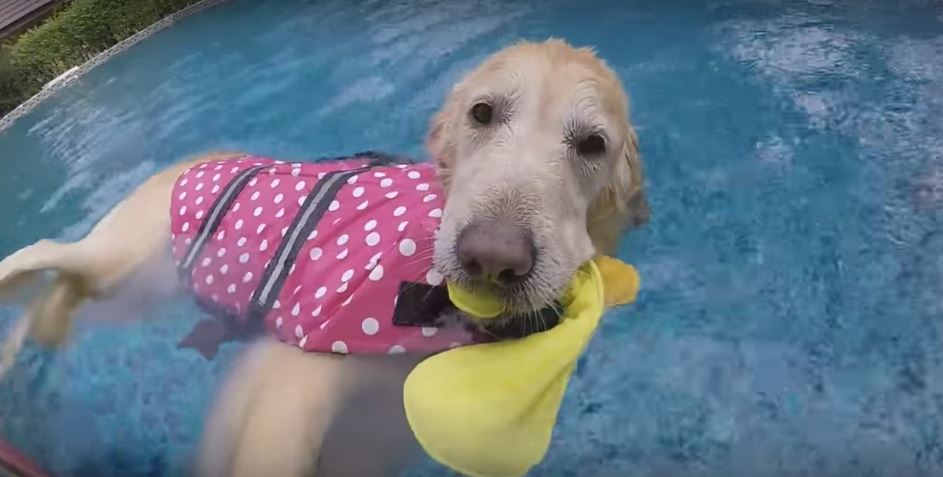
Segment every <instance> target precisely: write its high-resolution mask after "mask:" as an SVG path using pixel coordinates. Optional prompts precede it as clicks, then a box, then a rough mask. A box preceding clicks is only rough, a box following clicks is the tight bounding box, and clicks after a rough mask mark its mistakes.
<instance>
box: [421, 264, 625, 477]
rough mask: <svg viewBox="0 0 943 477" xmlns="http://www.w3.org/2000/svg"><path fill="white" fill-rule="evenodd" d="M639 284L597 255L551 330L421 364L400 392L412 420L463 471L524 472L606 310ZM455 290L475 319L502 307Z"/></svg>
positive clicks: (442, 458) (503, 475)
mask: <svg viewBox="0 0 943 477" xmlns="http://www.w3.org/2000/svg"><path fill="white" fill-rule="evenodd" d="M604 284H605V285H604ZM638 286H639V277H638V274H637V273H636V271H635V269H634V268H633V267H632V266H631V265H629V264H626V263H624V262H622V261H619V260H617V259H613V258H609V257H600V258H597V259H596V260H595V261H592V262H589V263H587V264H586V265H584V266H583V267H582V268H581V269H580V270H579V271H578V272H577V273H576V275H575V276H574V277H573V280H572V281H571V282H570V285H569V287H568V288H567V290H566V292H565V294H564V296H563V297H562V300H561V304H562V305H563V306H564V312H563V317H562V319H561V320H560V323H559V324H558V325H557V326H555V327H554V328H552V329H550V330H548V331H545V332H542V333H537V334H533V335H530V336H528V337H526V338H522V339H518V340H509V341H501V342H496V343H486V344H480V345H471V346H465V347H461V348H456V349H453V350H449V351H446V352H443V353H440V354H437V355H435V356H432V357H430V358H428V359H426V360H424V361H423V362H422V363H420V364H419V365H418V366H417V367H416V369H414V370H413V371H412V373H410V374H409V376H408V377H407V378H406V383H405V386H404V389H403V397H404V405H405V410H406V418H407V419H408V421H409V425H410V427H411V428H412V430H413V434H414V435H415V436H416V439H417V440H418V441H419V443H420V445H422V447H423V448H424V449H425V450H426V452H427V453H428V454H429V455H430V456H431V457H432V458H433V459H435V460H437V461H438V462H440V463H441V464H443V465H445V466H447V467H449V468H451V469H453V470H455V471H458V472H461V473H463V474H465V475H469V476H472V477H518V476H521V475H524V474H525V473H526V472H527V471H528V470H529V469H530V468H531V467H533V466H534V465H536V464H537V463H538V462H540V460H541V459H543V456H544V454H545V453H546V452H547V448H548V447H549V445H550V437H551V434H552V432H553V427H554V424H555V423H556V419H557V412H558V410H559V408H560V402H561V400H562V399H563V394H564V391H565V390H566V385H567V382H568V381H569V378H570V374H571V373H572V372H573V368H574V367H575V365H576V360H577V358H578V357H579V355H580V354H581V353H582V352H583V349H584V348H585V347H586V344H587V343H588V342H589V340H590V338H592V335H593V332H594V331H595V330H596V326H597V325H598V324H599V320H600V318H601V317H602V314H603V311H604V310H605V308H606V307H607V306H612V305H617V304H625V303H629V302H631V301H634V300H635V296H636V294H637V292H638ZM453 288H454V290H453ZM449 292H450V296H451V297H452V300H453V302H454V303H455V305H456V306H458V307H459V308H461V309H463V310H465V311H466V312H468V313H471V314H474V315H475V316H479V317H481V318H488V317H494V316H497V315H498V314H500V312H501V311H503V306H502V305H500V304H499V303H497V302H495V301H493V300H487V299H485V300H481V299H479V298H478V297H476V296H473V295H471V294H468V293H467V292H465V291H463V290H460V289H458V288H457V287H453V286H451V285H450V286H449Z"/></svg>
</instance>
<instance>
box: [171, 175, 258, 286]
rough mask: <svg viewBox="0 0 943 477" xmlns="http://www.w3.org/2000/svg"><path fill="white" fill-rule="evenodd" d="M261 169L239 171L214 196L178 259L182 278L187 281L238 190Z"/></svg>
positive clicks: (237, 194) (236, 195)
mask: <svg viewBox="0 0 943 477" xmlns="http://www.w3.org/2000/svg"><path fill="white" fill-rule="evenodd" d="M262 169H264V167H262V166H255V167H250V168H248V169H246V170H244V171H242V172H240V173H239V174H238V175H237V176H236V177H235V178H233V179H232V180H231V181H229V184H227V185H226V188H225V189H223V191H222V192H221V193H220V194H219V195H218V196H216V201H215V202H213V206H212V207H210V211H209V213H208V214H207V216H206V220H204V221H203V222H201V223H200V230H198V231H197V233H196V237H195V238H194V240H193V243H192V244H190V249H189V250H187V253H186V254H185V255H184V256H183V260H181V261H180V265H179V267H178V269H177V271H178V273H179V274H180V277H181V278H182V279H183V280H185V281H189V277H190V271H191V270H192V269H193V264H194V263H195V262H196V258H197V257H199V256H200V252H202V251H203V247H204V246H205V245H206V242H207V240H209V238H210V237H211V236H212V235H213V234H214V233H216V229H217V228H219V224H220V223H221V222H222V220H223V216H225V215H226V212H227V211H229V208H230V207H232V204H233V202H234V201H235V200H236V197H238V196H239V192H241V191H242V189H243V188H245V186H246V184H248V183H249V181H250V180H251V179H252V178H253V177H255V176H256V174H258V173H259V171H261V170H262Z"/></svg>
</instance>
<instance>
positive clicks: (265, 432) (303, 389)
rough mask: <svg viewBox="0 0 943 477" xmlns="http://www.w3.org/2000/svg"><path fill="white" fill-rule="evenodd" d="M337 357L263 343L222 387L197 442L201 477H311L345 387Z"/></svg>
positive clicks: (342, 362)
mask: <svg viewBox="0 0 943 477" xmlns="http://www.w3.org/2000/svg"><path fill="white" fill-rule="evenodd" d="M344 368H345V359H344V358H343V357H340V356H332V355H325V354H314V353H305V352H304V351H302V350H300V349H298V348H296V347H294V346H289V345H286V344H284V343H281V342H278V341H276V340H274V339H264V340H262V341H260V342H258V343H256V344H254V345H252V348H251V349H250V350H249V351H248V354H247V355H246V357H245V358H244V360H243V361H242V362H241V363H240V364H239V365H238V366H236V368H235V369H234V370H233V372H232V374H231V376H230V377H229V378H228V382H227V383H226V385H225V386H224V387H223V389H222V391H221V394H220V395H219V398H218V399H217V403H216V407H215V409H214V410H213V411H212V413H211V416H210V418H209V421H208V422H207V426H206V430H205V433H204V436H203V443H202V449H201V452H200V456H199V462H198V464H197V467H198V472H197V474H198V475H200V476H201V477H223V476H226V477H230V476H232V477H255V476H259V475H278V476H285V477H303V476H305V477H307V476H311V475H314V474H315V472H316V468H317V462H318V457H319V450H320V447H321V443H322V440H323V437H324V434H325V432H326V431H327V428H328V426H329V425H330V423H331V420H332V418H333V416H334V414H335V413H336V412H337V409H338V407H339V406H340V401H341V398H342V396H343V395H344V393H345V389H346V387H347V385H346V380H345V379H344V372H343V369H344Z"/></svg>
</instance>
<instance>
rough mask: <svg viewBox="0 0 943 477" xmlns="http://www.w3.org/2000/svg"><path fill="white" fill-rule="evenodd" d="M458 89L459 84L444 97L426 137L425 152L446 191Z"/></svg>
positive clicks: (452, 158)
mask: <svg viewBox="0 0 943 477" xmlns="http://www.w3.org/2000/svg"><path fill="white" fill-rule="evenodd" d="M459 87H460V84H458V85H455V87H453V88H452V90H451V91H450V92H449V94H448V95H447V96H446V97H445V101H444V103H443V104H442V108H441V109H440V110H439V111H438V112H437V113H436V114H435V115H434V116H433V117H432V121H430V123H429V132H428V133H427V135H426V150H427V151H428V153H429V156H430V157H431V158H432V161H433V163H434V164H435V166H436V171H437V173H438V175H439V179H440V180H441V181H442V185H443V186H444V187H445V188H446V189H448V186H449V179H450V177H451V170H452V161H453V160H454V158H455V147H456V146H455V127H456V126H455V121H457V115H456V114H455V110H456V108H457V99H456V97H457V96H458V90H459Z"/></svg>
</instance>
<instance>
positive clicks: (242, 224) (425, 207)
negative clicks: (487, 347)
mask: <svg viewBox="0 0 943 477" xmlns="http://www.w3.org/2000/svg"><path fill="white" fill-rule="evenodd" d="M224 162H225V167H219V168H215V167H214V168H213V169H212V170H213V171H214V172H213V173H212V174H206V177H197V176H196V174H190V175H187V174H185V176H186V177H190V178H192V179H193V180H189V181H188V180H187V178H186V177H183V176H182V177H181V179H180V180H178V182H177V184H176V185H175V187H174V192H173V195H172V196H171V197H172V198H173V204H172V210H173V211H175V213H173V214H171V218H172V230H171V232H172V233H173V237H174V238H173V244H172V246H173V247H174V257H175V259H176V260H177V261H178V262H179V261H180V260H181V259H182V258H183V255H184V254H186V253H187V252H188V250H189V244H191V243H193V241H194V240H195V238H196V236H197V234H198V232H199V229H200V227H201V225H202V223H203V220H205V219H206V218H207V217H209V216H210V212H211V210H212V207H213V205H214V204H215V202H216V200H217V199H218V198H219V195H220V194H222V193H223V191H225V190H226V188H227V186H228V184H230V183H231V182H232V180H233V178H235V177H236V176H237V175H239V174H240V173H242V172H243V171H244V170H245V168H247V167H251V166H252V164H254V163H258V164H260V165H262V166H263V167H265V169H264V170H262V171H261V173H259V174H257V175H256V176H255V177H253V178H252V179H251V180H249V181H248V183H247V184H246V186H245V187H244V188H243V189H242V190H241V191H239V193H238V196H237V197H236V200H235V202H234V205H233V207H231V209H230V210H229V211H228V212H227V213H226V214H225V215H224V216H223V218H222V221H221V222H220V225H219V227H218V229H217V231H215V232H214V234H213V235H212V236H211V237H210V238H209V239H208V240H207V242H206V244H205V246H204V249H203V251H202V252H201V253H200V254H199V255H198V259H197V262H196V263H197V264H199V265H202V266H196V267H193V269H192V271H191V277H190V278H191V283H193V284H194V285H193V287H194V291H195V293H197V294H199V295H201V296H205V297H211V298H212V297H215V299H216V300H217V306H218V307H220V308H221V309H223V310H228V312H229V313H234V314H236V315H237V316H241V315H240V314H239V313H238V312H239V311H241V310H249V309H250V306H249V300H250V298H251V296H252V294H253V292H254V291H255V290H256V289H257V288H258V287H259V284H260V280H261V279H262V277H263V275H264V274H265V266H266V264H267V263H269V262H270V261H272V260H273V259H274V258H275V254H276V252H277V251H278V250H279V248H280V245H281V243H282V241H283V240H285V238H283V233H284V232H283V231H287V227H288V226H289V225H290V224H291V223H292V222H293V221H294V219H295V217H296V216H297V215H298V213H299V211H300V210H301V208H302V205H303V204H304V203H305V200H306V198H307V196H308V194H309V193H311V191H312V190H313V189H314V187H315V185H316V184H317V182H318V180H319V178H323V177H324V175H325V174H326V173H329V172H332V171H339V170H347V169H351V168H354V167H356V166H359V165H362V164H363V163H364V161H363V160H361V159H356V158H355V159H350V160H341V161H328V162H320V163H315V162H312V163H294V164H276V163H274V162H273V161H271V160H269V159H264V158H257V157H246V158H244V159H238V160H237V159H233V160H230V161H217V163H215V164H213V163H211V165H212V166H223V165H224V164H223V163H224ZM197 168H198V166H197ZM191 170H192V169H191ZM217 176H218V177H217ZM204 182H205V184H204ZM209 184H216V185H220V184H221V185H222V187H221V188H220V187H217V186H214V187H213V189H212V190H210V189H209V187H208V185H209ZM442 197H443V194H442V190H441V187H440V185H439V184H438V182H437V181H436V180H435V173H434V170H433V168H432V167H431V165H429V164H414V165H402V166H389V167H385V166H380V167H375V168H374V169H372V170H371V171H370V172H369V173H362V174H358V175H355V176H352V177H350V178H349V179H347V180H346V183H343V185H342V186H341V187H340V189H339V191H338V193H337V195H336V196H335V197H334V198H332V199H331V202H330V203H329V207H327V209H326V210H325V211H324V215H323V216H322V217H321V219H320V221H319V222H318V224H317V226H316V227H315V228H314V230H312V231H311V232H310V233H309V234H308V235H307V237H302V238H301V240H303V244H302V245H301V249H300V250H299V251H298V255H297V258H296V259H295V261H294V263H293V264H292V265H291V267H290V273H288V275H287V277H286V279H285V282H284V284H283V286H282V287H281V288H280V290H279V291H278V295H277V296H276V297H274V298H276V299H277V301H278V303H279V308H280V309H279V310H274V309H273V310H272V311H270V312H269V313H268V314H267V315H266V318H265V319H266V322H267V324H268V328H269V330H270V331H271V332H273V333H275V334H276V335H277V336H278V337H279V338H280V339H282V340H283V341H286V342H289V343H292V344H294V345H296V346H299V347H301V348H302V349H304V350H307V351H319V352H333V353H341V354H346V353H381V354H386V353H390V354H397V353H405V352H413V351H415V352H435V351H441V350H444V349H447V347H448V345H449V344H450V343H452V342H458V343H463V344H464V343H469V342H471V341H472V340H471V338H470V336H469V335H468V334H467V333H466V332H465V331H463V330H460V329H457V328H456V329H453V328H447V329H438V328H421V327H403V326H394V325H393V324H392V315H393V311H394V306H391V305H390V304H394V303H396V301H397V300H396V294H397V293H398V290H399V287H400V284H401V283H403V282H413V283H422V284H433V285H438V284H441V283H442V282H443V278H442V277H441V275H439V274H437V273H435V272H430V269H431V258H432V246H433V239H432V237H433V236H434V233H435V231H436V229H437V227H438V224H439V218H440V217H441V214H442V206H443V202H442ZM242 202H247V204H246V205H245V206H244V207H239V206H237V204H241V203H242ZM200 217H202V219H201V218H200ZM284 236H285V237H288V236H289V235H288V234H284ZM355 295H357V296H358V297H360V298H359V299H355V298H354V296H355ZM384 296H386V297H388V298H383V297H384ZM234 310H235V312H234Z"/></svg>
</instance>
